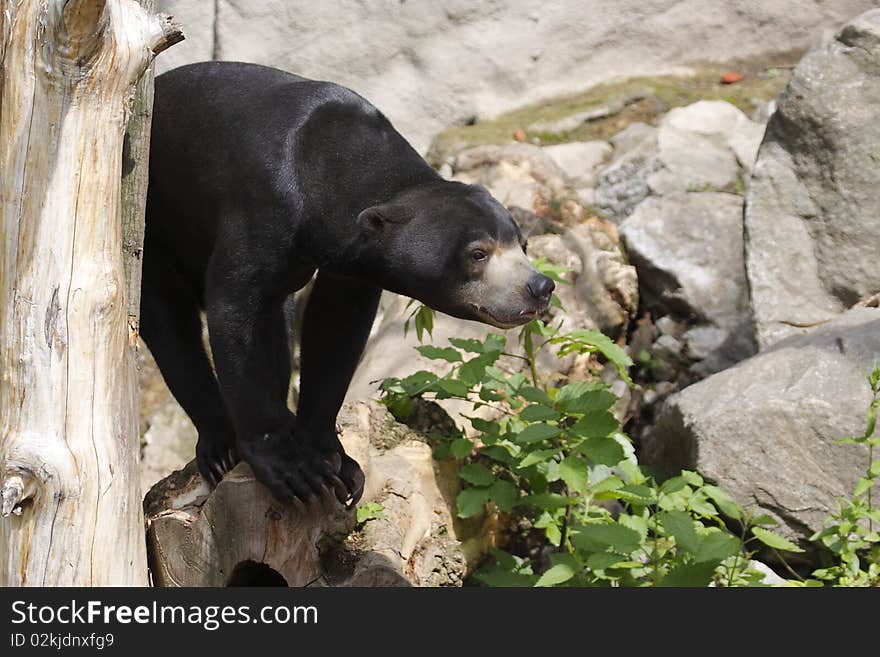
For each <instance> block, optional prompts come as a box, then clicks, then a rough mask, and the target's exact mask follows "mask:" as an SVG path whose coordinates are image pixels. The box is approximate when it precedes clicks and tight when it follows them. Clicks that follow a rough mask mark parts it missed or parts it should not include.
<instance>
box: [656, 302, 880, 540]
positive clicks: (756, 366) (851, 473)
mask: <svg viewBox="0 0 880 657" xmlns="http://www.w3.org/2000/svg"><path fill="white" fill-rule="evenodd" d="M878 361H880V309H876V308H856V309H853V310H851V311H849V312H848V313H846V314H844V315H842V316H841V317H839V318H837V319H835V320H834V321H832V322H829V323H828V324H826V325H824V326H822V327H820V328H818V329H816V330H815V332H814V333H812V334H809V335H799V336H792V337H789V338H787V339H785V340H782V341H780V342H778V343H777V344H776V345H774V346H773V347H771V348H769V349H767V350H765V351H764V352H762V353H760V354H758V355H757V356H755V357H753V358H750V359H749V360H747V361H745V362H743V363H740V364H739V365H737V366H736V367H733V368H731V369H728V370H725V371H724V372H720V373H718V374H715V375H714V376H711V377H709V378H708V379H705V380H703V381H701V382H699V383H696V384H694V385H692V386H690V387H688V388H687V389H685V390H684V391H682V392H681V393H679V394H677V395H674V396H672V397H670V398H669V399H668V400H667V402H666V405H665V408H664V411H663V413H662V414H661V416H660V418H659V420H658V422H657V424H656V425H655V427H654V430H653V432H652V433H651V435H650V436H648V437H646V439H645V442H644V444H643V450H642V461H643V462H645V463H648V464H650V465H653V466H655V467H657V468H659V469H660V470H661V471H664V472H667V473H670V474H672V473H677V472H678V471H679V470H680V469H681V468H689V469H695V470H698V471H699V472H700V473H701V474H703V475H704V476H705V477H707V478H708V479H710V480H712V481H713V482H716V483H717V484H718V485H719V486H721V487H722V488H723V489H725V490H726V491H727V492H728V493H730V494H731V495H732V496H733V498H734V499H735V500H736V501H737V502H739V503H740V504H742V505H744V506H745V507H746V508H751V509H753V510H756V511H759V512H763V513H767V514H770V515H771V516H773V517H774V518H776V519H777V520H778V521H779V523H780V526H781V531H782V532H783V533H784V534H786V535H788V536H789V537H790V538H792V539H801V540H803V539H806V538H808V537H809V536H810V535H811V534H812V533H813V532H815V531H817V530H819V529H821V528H822V526H823V521H824V519H825V517H826V516H827V515H828V514H829V513H830V512H832V511H834V510H835V509H836V504H835V499H836V498H837V497H839V496H842V495H848V494H851V493H852V490H853V487H854V485H855V483H856V481H857V480H858V478H859V477H860V476H862V475H863V473H864V471H865V468H866V467H867V464H868V452H867V448H865V447H864V446H861V445H838V444H837V441H839V440H840V439H842V438H845V437H847V436H858V435H862V433H863V432H864V429H865V414H866V412H867V410H868V407H869V405H870V403H871V399H872V397H871V392H870V388H869V386H868V384H867V382H866V380H865V375H866V373H867V372H868V371H869V369H870V367H871V364H872V363H874V362H878Z"/></svg>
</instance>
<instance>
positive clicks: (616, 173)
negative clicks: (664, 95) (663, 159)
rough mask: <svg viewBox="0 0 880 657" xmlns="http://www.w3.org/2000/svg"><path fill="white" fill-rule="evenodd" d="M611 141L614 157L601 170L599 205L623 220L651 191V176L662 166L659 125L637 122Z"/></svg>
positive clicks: (604, 211) (596, 198) (596, 197)
mask: <svg viewBox="0 0 880 657" xmlns="http://www.w3.org/2000/svg"><path fill="white" fill-rule="evenodd" d="M611 143H612V145H613V146H614V158H613V159H612V160H611V163H610V164H609V165H608V166H607V167H605V168H604V169H602V171H601V172H600V174H599V180H598V184H597V186H596V194H595V205H596V207H597V208H598V210H599V211H600V212H602V213H604V214H605V215H606V216H608V217H610V218H612V219H615V220H617V221H620V220H622V219H623V218H624V217H627V216H628V215H629V214H630V213H632V211H633V208H635V206H636V205H638V204H639V203H641V202H642V201H643V200H644V199H645V198H646V197H647V196H648V195H649V194H650V193H651V190H650V188H649V187H648V176H649V175H650V174H651V173H653V172H654V171H656V170H657V169H658V168H659V167H660V161H659V160H658V159H657V157H656V154H657V128H654V127H653V126H649V125H647V124H644V123H633V124H630V125H629V126H627V127H626V128H624V129H623V130H622V131H621V132H619V133H618V134H617V135H616V136H615V137H613V138H612V139H611Z"/></svg>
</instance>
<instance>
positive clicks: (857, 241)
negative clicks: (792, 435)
mask: <svg viewBox="0 0 880 657" xmlns="http://www.w3.org/2000/svg"><path fill="white" fill-rule="evenodd" d="M878 107H880V10H874V11H869V12H867V13H865V14H863V15H861V16H859V17H858V18H857V19H855V20H854V21H852V22H851V23H850V24H849V25H847V26H846V27H844V28H843V30H842V31H841V32H840V33H838V34H837V35H836V36H835V37H834V38H833V39H829V40H828V41H826V42H825V43H823V44H822V45H820V46H818V47H816V48H814V49H813V50H811V51H810V52H809V53H808V54H807V55H806V56H805V57H804V58H803V59H802V60H801V62H800V64H798V66H797V68H796V69H795V70H794V73H793V75H792V79H791V81H790V83H789V85H788V87H787V88H786V89H785V91H784V92H783V93H782V95H781V96H780V98H779V102H778V107H777V110H776V112H775V113H774V114H773V117H772V118H771V120H770V123H769V124H768V126H767V134H766V137H765V139H764V143H763V144H762V145H761V149H760V153H759V156H758V161H757V164H756V167H755V171H754V175H753V177H752V180H751V184H750V185H749V191H748V195H747V199H746V212H745V227H746V257H747V270H748V277H749V284H750V286H751V299H752V306H753V308H754V313H755V320H756V324H757V332H758V339H759V344H760V345H761V346H762V347H766V346H769V345H771V344H773V343H774V342H776V341H778V340H780V339H781V338H783V337H785V336H787V335H790V334H792V333H796V332H798V331H799V328H798V327H797V326H793V325H792V324H795V325H797V324H811V323H814V322H817V321H822V320H826V319H828V318H829V317H833V316H834V315H836V314H838V313H840V312H841V311H842V310H843V309H844V308H846V307H849V306H851V305H852V304H853V303H855V302H856V301H858V300H859V299H860V298H863V297H866V296H869V295H871V294H872V293H874V292H877V291H878V290H880V267H877V247H878V245H880V221H878V217H880V194H878V189H880V166H878V157H880V155H878V153H880V122H878V120H877V108H878Z"/></svg>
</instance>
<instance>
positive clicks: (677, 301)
mask: <svg viewBox="0 0 880 657" xmlns="http://www.w3.org/2000/svg"><path fill="white" fill-rule="evenodd" d="M742 204H743V201H742V197H741V196H738V195H736V194H729V193H725V192H677V193H673V194H669V195H667V196H660V197H649V198H647V199H646V200H644V201H643V202H642V203H640V204H639V205H638V206H637V207H636V209H635V211H634V212H633V213H632V214H631V215H630V216H629V217H627V219H626V220H625V221H624V222H623V223H622V224H621V226H620V231H621V235H622V236H623V238H624V242H625V244H626V249H627V253H628V254H629V257H630V259H631V261H632V263H633V264H634V265H635V267H636V269H637V270H638V272H639V289H640V296H641V299H642V305H643V307H644V308H646V309H648V310H650V311H651V312H652V313H653V314H654V316H655V317H662V318H663V320H664V321H665V323H667V324H668V323H669V320H670V319H674V320H677V322H676V324H675V326H676V328H678V329H679V330H672V331H670V330H666V329H665V327H664V325H663V324H661V326H660V329H661V332H663V333H664V335H662V336H661V339H662V340H664V342H661V343H660V344H656V345H655V349H654V350H653V351H655V352H657V353H655V355H657V356H658V357H661V358H663V359H664V360H665V361H667V362H668V363H670V364H672V365H676V366H678V367H679V368H684V367H687V366H688V364H689V363H690V362H695V363H696V364H695V366H694V367H693V368H692V371H691V374H693V375H696V376H697V377H700V376H705V375H706V374H709V373H712V372H717V371H719V370H721V369H724V368H725V367H729V366H730V365H733V364H734V363H736V362H739V361H740V360H742V359H744V358H747V357H749V356H751V355H752V354H753V353H754V351H755V348H754V346H753V343H754V338H753V328H752V322H751V313H750V309H749V303H748V290H747V286H746V277H745V266H744V264H743V244H742Z"/></svg>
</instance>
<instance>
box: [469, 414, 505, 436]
mask: <svg viewBox="0 0 880 657" xmlns="http://www.w3.org/2000/svg"><path fill="white" fill-rule="evenodd" d="M467 419H468V420H470V423H471V426H472V427H473V428H474V429H476V430H477V431H480V432H482V433H489V434H498V432H499V426H498V423H497V422H495V421H494V420H484V419H483V418H480V417H468V418H467Z"/></svg>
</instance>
